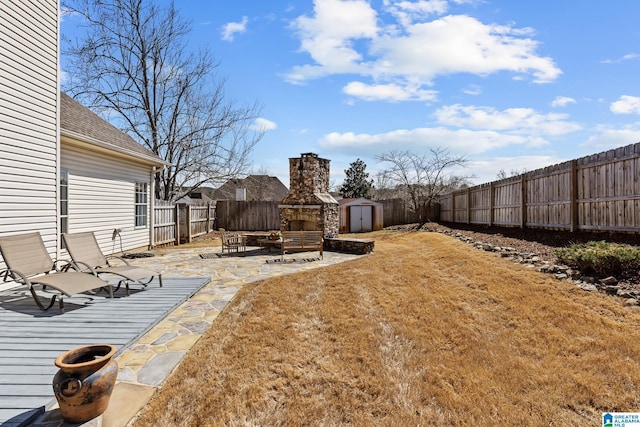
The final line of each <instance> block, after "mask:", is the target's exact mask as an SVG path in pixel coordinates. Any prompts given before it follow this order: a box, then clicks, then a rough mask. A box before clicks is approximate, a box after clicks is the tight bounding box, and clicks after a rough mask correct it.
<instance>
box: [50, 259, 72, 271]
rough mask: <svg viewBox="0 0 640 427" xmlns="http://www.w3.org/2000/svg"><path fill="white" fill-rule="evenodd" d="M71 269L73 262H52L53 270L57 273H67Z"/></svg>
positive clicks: (66, 260)
mask: <svg viewBox="0 0 640 427" xmlns="http://www.w3.org/2000/svg"><path fill="white" fill-rule="evenodd" d="M69 268H73V261H71V260H68V259H58V260H55V261H54V262H53V269H54V270H55V271H58V272H64V271H68V270H69Z"/></svg>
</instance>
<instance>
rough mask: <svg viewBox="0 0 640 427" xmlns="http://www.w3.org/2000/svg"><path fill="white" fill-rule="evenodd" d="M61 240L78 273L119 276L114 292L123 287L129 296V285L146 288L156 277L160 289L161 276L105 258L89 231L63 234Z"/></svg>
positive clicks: (119, 258) (111, 256) (119, 260)
mask: <svg viewBox="0 0 640 427" xmlns="http://www.w3.org/2000/svg"><path fill="white" fill-rule="evenodd" d="M62 238H63V239H64V242H65V244H66V247H67V251H68V252H69V256H70V257H71V262H72V263H73V264H75V266H76V267H77V268H78V269H79V270H80V271H87V272H91V273H93V274H96V275H98V276H99V275H102V274H112V275H115V276H119V277H120V278H121V279H120V280H119V282H118V286H117V288H116V291H118V289H120V286H121V285H124V286H125V288H126V290H127V295H129V294H130V289H129V284H131V283H134V284H138V285H141V286H143V287H146V286H147V285H148V284H149V283H150V282H151V281H152V280H153V278H154V277H155V276H158V280H159V281H160V287H162V274H160V273H158V272H156V271H153V270H148V269H146V268H141V267H136V266H134V265H131V264H129V262H128V261H127V260H125V259H124V258H121V257H118V256H115V255H108V256H105V255H104V254H103V253H102V250H101V249H100V246H99V245H98V241H97V240H96V236H95V234H93V232H91V231H87V232H82V233H65V234H63V235H62ZM114 261H115V262H114Z"/></svg>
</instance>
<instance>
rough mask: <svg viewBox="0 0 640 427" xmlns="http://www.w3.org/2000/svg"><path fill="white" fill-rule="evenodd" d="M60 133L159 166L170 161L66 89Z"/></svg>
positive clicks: (62, 102) (62, 103)
mask: <svg viewBox="0 0 640 427" xmlns="http://www.w3.org/2000/svg"><path fill="white" fill-rule="evenodd" d="M60 133H61V135H63V136H67V137H70V138H73V139H76V140H80V141H82V142H86V143H89V144H92V145H95V146H99V147H102V148H107V149H109V150H113V151H117V152H119V153H122V154H125V155H128V156H131V157H135V158H137V159H140V160H144V161H146V162H150V163H152V164H155V165H166V164H168V163H167V162H165V161H164V160H163V159H161V158H160V157H159V156H158V155H156V154H155V153H154V152H153V151H151V150H149V149H148V148H147V147H145V146H143V145H141V144H139V143H138V142H137V141H136V140H135V139H133V138H131V137H130V136H129V135H127V134H126V133H124V132H122V131H121V130H120V129H118V128H116V127H115V126H113V125H112V124H111V123H109V122H107V121H106V120H104V119H103V118H102V117H100V116H98V115H97V114H96V113H94V112H93V111H91V110H89V109H88V108H87V107H85V106H84V105H82V104H80V103H79V102H78V101H76V100H74V99H73V98H71V97H70V96H69V95H67V94H66V93H64V92H60Z"/></svg>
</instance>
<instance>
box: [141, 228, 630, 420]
mask: <svg viewBox="0 0 640 427" xmlns="http://www.w3.org/2000/svg"><path fill="white" fill-rule="evenodd" d="M372 236H374V237H375V239H376V250H375V253H373V254H372V255H370V256H367V257H364V258H361V259H359V260H356V261H353V262H349V263H344V264H339V265H335V266H331V267H327V268H324V269H319V270H315V271H310V272H306V273H300V274H295V275H289V276H284V277H281V278H276V279H270V280H266V281H262V282H257V283H255V284H252V285H249V286H246V287H245V288H243V289H242V291H241V292H240V293H239V294H238V295H237V297H236V298H235V299H234V301H232V303H230V304H229V306H228V307H227V308H226V309H225V310H224V311H223V313H222V314H221V315H220V317H219V318H218V320H216V322H215V324H214V325H213V327H212V328H211V329H210V330H209V331H208V333H207V334H206V335H205V336H204V337H203V338H202V339H201V340H200V341H199V342H198V344H197V345H196V347H194V349H193V350H192V351H191V352H190V353H189V354H188V355H187V357H186V358H185V360H184V361H183V363H182V364H181V365H180V367H179V368H178V369H177V370H176V372H174V374H173V375H172V376H171V377H170V378H169V379H168V380H167V382H166V383H165V385H164V386H163V388H162V390H160V391H159V392H158V393H157V394H156V395H155V396H154V398H153V399H152V401H151V402H150V404H149V405H148V407H147V408H146V409H145V410H144V411H143V412H142V413H141V415H140V417H139V418H138V420H137V421H136V423H135V426H136V427H147V426H160V425H162V426H174V425H175V426H178V425H179V426H210V425H215V426H217V425H224V426H235V425H237V426H240V425H252V426H258V425H259V426H276V425H292V426H300V425H314V426H320V425H321V426H334V425H359V426H371V425H385V426H399V425H402V426H417V425H447V426H455V425H460V426H470V425H478V426H495V425H508V426H515V425H518V426H528V425H531V426H542V425H545V426H546V425H554V426H588V425H592V426H598V425H601V418H600V417H601V413H602V412H604V411H638V410H640V369H639V368H638V366H639V364H638V362H639V358H640V332H639V327H640V312H639V311H638V308H635V307H634V308H628V307H623V306H622V302H621V300H619V299H616V298H614V297H609V296H605V295H602V294H593V293H587V292H584V291H580V290H578V289H577V288H576V287H574V286H572V285H570V284H567V283H565V282H560V281H556V280H554V279H552V278H550V277H549V276H545V275H543V274H539V273H536V272H533V271H531V270H528V269H526V268H525V267H523V266H519V265H514V264H511V263H509V262H508V261H505V260H503V259H500V258H497V257H496V256H495V255H492V254H490V253H486V252H482V251H476V250H473V249H471V247H470V246H468V245H466V244H464V243H461V242H459V241H458V240H455V239H453V238H450V237H447V236H444V235H441V234H435V233H398V234H386V233H381V234H373V235H372Z"/></svg>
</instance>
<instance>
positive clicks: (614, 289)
mask: <svg viewBox="0 0 640 427" xmlns="http://www.w3.org/2000/svg"><path fill="white" fill-rule="evenodd" d="M431 231H432V232H437V233H442V234H445V235H448V236H451V237H454V238H456V239H458V240H460V241H462V242H465V243H468V244H470V245H471V246H473V247H474V248H476V249H479V250H483V251H486V252H493V253H495V254H496V255H497V256H499V257H501V258H506V259H507V260H509V261H511V262H514V263H517V264H522V265H524V266H525V267H528V268H531V269H534V270H536V271H539V272H541V273H546V274H550V275H553V276H554V277H555V278H556V279H558V280H565V281H568V282H570V283H573V284H574V285H576V286H577V287H579V288H580V289H582V290H583V291H587V292H603V293H606V294H608V295H613V296H616V297H620V298H623V299H624V305H626V306H636V305H640V292H638V291H634V290H629V289H625V288H624V287H623V286H620V284H619V282H618V279H616V278H615V277H607V278H604V279H601V280H596V279H595V278H593V277H589V276H584V275H582V274H581V273H580V272H579V271H577V270H574V269H572V268H570V267H568V266H566V265H562V264H553V263H550V262H549V261H545V260H542V259H540V257H539V256H537V255H536V254H535V253H527V252H519V251H517V250H516V249H515V248H512V247H508V246H505V247H502V246H495V245H492V244H490V243H484V242H481V241H477V240H474V239H472V238H470V237H468V236H465V235H464V234H462V233H459V232H457V231H450V230H431Z"/></svg>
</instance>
